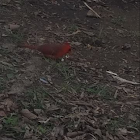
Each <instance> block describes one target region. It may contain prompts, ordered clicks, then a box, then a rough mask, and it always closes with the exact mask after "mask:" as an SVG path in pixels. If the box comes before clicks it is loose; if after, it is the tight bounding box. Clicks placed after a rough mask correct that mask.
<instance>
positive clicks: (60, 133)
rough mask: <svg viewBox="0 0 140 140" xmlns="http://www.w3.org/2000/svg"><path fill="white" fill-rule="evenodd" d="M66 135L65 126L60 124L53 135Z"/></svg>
mask: <svg viewBox="0 0 140 140" xmlns="http://www.w3.org/2000/svg"><path fill="white" fill-rule="evenodd" d="M63 135H64V127H63V126H59V127H54V129H53V132H52V136H54V137H58V136H63Z"/></svg>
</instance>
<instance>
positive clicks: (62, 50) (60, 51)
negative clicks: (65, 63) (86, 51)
mask: <svg viewBox="0 0 140 140" xmlns="http://www.w3.org/2000/svg"><path fill="white" fill-rule="evenodd" d="M18 46H19V47H24V48H29V49H32V50H38V51H39V52H41V53H42V54H44V56H45V57H49V58H53V59H59V58H61V57H63V56H64V55H66V54H67V53H69V52H70V51H71V46H70V44H69V43H67V42H66V43H63V44H44V45H40V46H32V45H18Z"/></svg>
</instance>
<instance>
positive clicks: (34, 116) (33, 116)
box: [21, 109, 38, 120]
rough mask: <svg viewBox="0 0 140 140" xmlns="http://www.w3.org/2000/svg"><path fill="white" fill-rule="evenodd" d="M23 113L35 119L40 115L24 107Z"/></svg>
mask: <svg viewBox="0 0 140 140" xmlns="http://www.w3.org/2000/svg"><path fill="white" fill-rule="evenodd" d="M21 114H22V115H23V116H25V117H27V118H28V119H31V120H34V119H37V118H38V117H37V116H36V115H35V114H33V113H32V112H30V111H29V110H28V109H22V110H21Z"/></svg>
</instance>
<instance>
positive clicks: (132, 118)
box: [128, 114, 137, 122]
mask: <svg viewBox="0 0 140 140" xmlns="http://www.w3.org/2000/svg"><path fill="white" fill-rule="evenodd" d="M128 118H129V119H130V120H131V121H134V122H135V121H137V118H136V117H135V116H134V115H132V114H130V115H129V116H128Z"/></svg>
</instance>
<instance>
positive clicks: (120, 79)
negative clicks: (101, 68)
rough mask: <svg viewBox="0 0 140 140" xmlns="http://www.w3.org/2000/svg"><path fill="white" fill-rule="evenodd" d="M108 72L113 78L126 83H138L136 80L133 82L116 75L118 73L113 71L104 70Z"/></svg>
mask: <svg viewBox="0 0 140 140" xmlns="http://www.w3.org/2000/svg"><path fill="white" fill-rule="evenodd" d="M106 72H107V73H108V74H110V75H111V76H112V77H113V78H114V79H116V80H119V81H120V82H122V83H128V84H133V85H139V84H140V83H137V82H133V81H129V80H126V79H123V78H121V77H119V76H118V74H116V73H113V72H112V71H106Z"/></svg>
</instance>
